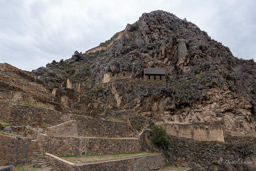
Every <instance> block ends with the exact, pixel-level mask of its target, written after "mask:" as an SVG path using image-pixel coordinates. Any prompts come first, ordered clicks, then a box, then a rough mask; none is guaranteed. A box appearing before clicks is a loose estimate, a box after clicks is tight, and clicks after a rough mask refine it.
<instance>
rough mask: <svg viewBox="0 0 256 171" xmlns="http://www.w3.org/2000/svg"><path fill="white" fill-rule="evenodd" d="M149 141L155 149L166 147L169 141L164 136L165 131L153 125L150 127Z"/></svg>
mask: <svg viewBox="0 0 256 171" xmlns="http://www.w3.org/2000/svg"><path fill="white" fill-rule="evenodd" d="M151 130H152V132H151V141H152V143H153V144H154V145H156V146H157V147H163V146H168V144H169V141H168V139H167V136H166V131H165V130H164V129H163V127H162V126H160V125H153V126H152V127H151Z"/></svg>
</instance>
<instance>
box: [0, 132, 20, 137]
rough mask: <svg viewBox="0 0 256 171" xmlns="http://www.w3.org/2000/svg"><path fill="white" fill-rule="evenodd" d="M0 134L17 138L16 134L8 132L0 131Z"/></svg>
mask: <svg viewBox="0 0 256 171" xmlns="http://www.w3.org/2000/svg"><path fill="white" fill-rule="evenodd" d="M0 134H4V135H10V136H18V135H17V134H13V133H9V132H4V131H0Z"/></svg>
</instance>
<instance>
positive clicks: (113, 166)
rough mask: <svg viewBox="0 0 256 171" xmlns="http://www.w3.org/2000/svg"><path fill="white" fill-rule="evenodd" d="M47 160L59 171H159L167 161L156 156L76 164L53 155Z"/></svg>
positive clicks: (47, 156)
mask: <svg viewBox="0 0 256 171" xmlns="http://www.w3.org/2000/svg"><path fill="white" fill-rule="evenodd" d="M46 158H47V160H48V161H49V162H50V163H51V165H52V166H53V167H54V168H55V169H56V170H58V171H70V170H74V171H82V170H88V171H91V170H93V171H96V170H97V171H101V170H102V171H103V170H104V171H120V170H147V171H153V170H159V169H160V168H163V167H165V165H166V161H165V158H164V155H162V154H156V155H150V156H142V157H135V158H129V159H121V160H111V161H105V162H95V163H86V164H74V163H71V162H68V161H65V160H62V159H60V158H58V157H56V156H53V155H51V154H46Z"/></svg>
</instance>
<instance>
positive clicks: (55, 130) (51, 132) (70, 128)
mask: <svg viewBox="0 0 256 171" xmlns="http://www.w3.org/2000/svg"><path fill="white" fill-rule="evenodd" d="M46 134H47V135H48V136H56V137H78V132H77V122H76V121H75V120H71V121H67V122H64V123H62V124H59V125H56V126H52V127H49V128H47V129H46Z"/></svg>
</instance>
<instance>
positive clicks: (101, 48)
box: [85, 24, 130, 54]
mask: <svg viewBox="0 0 256 171" xmlns="http://www.w3.org/2000/svg"><path fill="white" fill-rule="evenodd" d="M129 27H130V25H129V24H127V26H126V28H125V30H123V31H120V32H119V33H117V34H116V35H117V36H113V37H114V38H111V41H110V43H109V44H108V45H105V46H101V45H100V46H97V47H95V48H92V49H90V50H87V51H86V52H85V53H86V54H89V53H95V52H97V51H101V50H107V49H108V48H109V47H110V46H111V45H112V44H113V43H114V42H115V41H117V40H119V39H120V38H121V37H122V36H123V34H124V33H125V32H126V30H127V29H128V28H129Z"/></svg>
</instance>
